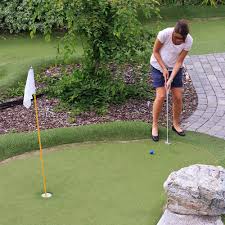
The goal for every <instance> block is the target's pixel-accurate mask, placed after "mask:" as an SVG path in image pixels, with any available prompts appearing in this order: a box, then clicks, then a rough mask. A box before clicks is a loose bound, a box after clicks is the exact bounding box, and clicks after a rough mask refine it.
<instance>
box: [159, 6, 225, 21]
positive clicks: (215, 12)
mask: <svg viewBox="0 0 225 225" xmlns="http://www.w3.org/2000/svg"><path fill="white" fill-rule="evenodd" d="M160 14H161V17H162V18H163V19H164V20H172V21H174V20H178V19H180V18H187V19H195V18H201V19H205V18H216V17H225V5H220V6H217V7H210V6H197V5H186V6H162V7H160Z"/></svg>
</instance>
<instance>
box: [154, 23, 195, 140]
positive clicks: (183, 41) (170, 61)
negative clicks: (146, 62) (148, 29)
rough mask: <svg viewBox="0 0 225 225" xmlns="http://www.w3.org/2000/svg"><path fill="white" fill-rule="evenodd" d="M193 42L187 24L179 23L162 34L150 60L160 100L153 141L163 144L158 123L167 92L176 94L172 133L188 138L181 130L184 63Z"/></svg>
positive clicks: (155, 115)
mask: <svg viewBox="0 0 225 225" xmlns="http://www.w3.org/2000/svg"><path fill="white" fill-rule="evenodd" d="M192 43H193V39H192V37H191V35H190V34H189V27H188V24H187V22H186V21H185V20H179V21H178V22H177V23H176V25H175V27H170V28H166V29H164V30H162V31H160V32H159V33H158V36H157V39H156V41H155V44H154V48H153V54H152V56H151V59H150V64H151V66H152V73H151V74H152V78H153V87H154V88H156V98H155V101H154V104H153V112H152V113H153V123H152V139H153V141H159V133H158V119H159V115H160V112H161V109H162V106H163V102H164V99H165V97H166V92H167V91H168V92H169V91H170V89H171V92H172V100H173V125H172V130H173V131H175V132H176V133H177V134H178V135H180V136H185V133H184V131H183V130H182V129H181V127H180V114H181V112H182V94H183V83H182V67H183V61H184V59H185V57H186V56H187V54H188V52H189V51H190V49H191V46H192Z"/></svg>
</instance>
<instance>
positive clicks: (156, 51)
mask: <svg viewBox="0 0 225 225" xmlns="http://www.w3.org/2000/svg"><path fill="white" fill-rule="evenodd" d="M162 46H163V44H162V43H161V42H160V41H159V39H158V38H157V39H156V41H155V44H154V47H153V54H154V56H155V58H156V60H157V61H158V63H159V65H160V66H161V68H162V71H163V76H164V78H165V80H167V79H168V77H169V72H168V70H167V68H166V66H165V64H164V62H163V60H162V58H161V55H160V53H159V50H160V49H161V48H162Z"/></svg>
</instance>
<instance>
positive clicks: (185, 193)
mask: <svg viewBox="0 0 225 225" xmlns="http://www.w3.org/2000/svg"><path fill="white" fill-rule="evenodd" d="M164 189H165V190H166V193H167V206H166V208H167V209H169V210H170V211H171V212H174V213H177V214H183V215H208V216H220V215H222V214H225V170H224V169H223V168H222V167H220V166H218V167H216V166H210V165H200V164H197V165H192V166H189V167H185V168H182V169H180V170H179V171H176V172H172V173H171V174H170V175H169V177H168V178H167V180H166V181H165V183H164ZM182 224H186V223H182ZM199 224H200V223H199ZM210 224H211V223H210ZM216 224H217V223H216ZM167 225H168V224H167Z"/></svg>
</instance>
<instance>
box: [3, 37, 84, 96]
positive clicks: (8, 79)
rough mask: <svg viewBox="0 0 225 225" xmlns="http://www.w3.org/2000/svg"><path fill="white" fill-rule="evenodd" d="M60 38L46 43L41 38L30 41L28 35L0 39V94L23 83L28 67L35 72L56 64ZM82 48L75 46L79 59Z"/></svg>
mask: <svg viewBox="0 0 225 225" xmlns="http://www.w3.org/2000/svg"><path fill="white" fill-rule="evenodd" d="M59 40H60V36H55V37H54V38H53V39H52V41H50V42H47V41H45V40H44V38H42V37H39V36H37V37H35V38H34V39H31V38H30V37H29V36H28V35H25V34H23V35H10V36H9V35H6V36H2V37H1V38H0V48H1V51H0V93H3V92H4V91H5V90H7V89H8V88H10V87H13V86H15V85H16V84H17V82H18V81H24V80H25V79H26V76H27V71H28V69H29V67H30V66H33V68H34V69H35V71H36V72H37V71H38V70H40V69H41V68H42V67H44V66H47V65H48V64H52V63H53V64H54V63H55V62H56V56H57V47H58V43H59ZM82 52H83V50H82V48H81V47H80V45H78V46H77V52H76V57H81V55H82Z"/></svg>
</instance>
